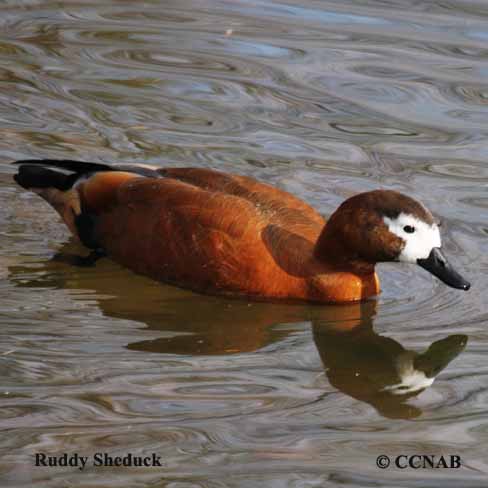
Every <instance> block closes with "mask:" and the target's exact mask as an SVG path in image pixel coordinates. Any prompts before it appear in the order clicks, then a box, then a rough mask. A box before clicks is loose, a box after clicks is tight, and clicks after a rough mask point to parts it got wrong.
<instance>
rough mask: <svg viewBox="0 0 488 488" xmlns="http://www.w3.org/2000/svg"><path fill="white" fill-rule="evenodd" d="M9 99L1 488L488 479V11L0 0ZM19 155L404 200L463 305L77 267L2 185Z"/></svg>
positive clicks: (2, 100) (74, 249)
mask: <svg viewBox="0 0 488 488" xmlns="http://www.w3.org/2000/svg"><path fill="white" fill-rule="evenodd" d="M0 86H1V90H0V148H1V152H0V299H1V302H0V334H1V341H0V367H1V385H0V405H1V409H0V425H1V427H2V434H1V436H0V449H1V452H2V453H3V457H2V459H1V461H0V477H1V478H2V481H1V485H2V486H18V487H21V486H22V487H30V486H32V485H33V483H36V486H37V485H39V486H43V487H71V486H77V487H78V486H79V487H115V486H116V487H123V486H127V487H143V486H151V487H158V488H159V487H168V488H190V487H192V488H193V487H212V488H213V487H215V488H217V487H219V488H220V487H243V488H244V487H249V488H251V487H252V488H254V487H268V486H269V487H276V488H284V487H307V488H308V487H329V486H331V487H333V486H347V487H370V486H371V487H372V486H381V487H387V488H391V487H393V486H395V487H419V488H426V487H443V488H444V487H448V488H449V487H452V488H458V487H460V486H463V487H477V488H478V487H484V486H487V485H488V461H487V457H486V452H487V447H488V446H487V445H488V409H487V400H488V389H487V381H488V354H487V352H488V332H487V326H488V307H487V305H486V290H487V288H488V278H487V271H488V258H487V256H488V239H487V237H488V222H487V209H488V197H487V190H488V165H487V161H488V142H487V133H488V5H487V4H486V3H485V2H482V1H478V2H477V1H473V2H468V1H463V0H452V1H449V2H441V1H439V2H416V1H411V2H407V1H400V0H396V1H389V2H384V1H381V0H377V1H374V0H368V1H352V0H345V1H341V2H333V1H327V0H322V1H309V0H300V1H299V0H289V1H283V2H280V1H271V0H262V1H251V0H249V1H241V2H239V1H237V0H236V1H217V0H201V1H197V0H195V1H172V0H170V1H168V0H166V1H156V0H152V1H146V2H128V1H121V0H120V1H102V2H100V1H96V2H95V1H90V0H88V1H84V0H80V1H73V2H66V3H65V4H64V5H63V3H60V2H50V1H38V0H28V1H15V2H14V1H5V2H2V3H1V5H0ZM29 157H36V158H38V157H50V158H71V159H84V160H91V161H104V162H112V161H118V162H134V161H140V162H146V163H153V164H157V165H161V166H169V165H173V166H177V165H189V164H191V165H195V166H209V167H214V168H219V169H224V170H227V171H234V172H238V173H242V174H248V175H253V176H255V177H257V178H260V179H262V180H264V181H267V182H271V183H273V184H275V185H277V186H279V187H281V188H284V189H286V190H289V191H291V192H293V193H295V194H297V195H299V196H300V197H302V198H303V199H305V200H306V201H308V202H310V203H311V204H313V205H315V206H316V207H317V208H318V209H320V211H321V212H323V213H324V214H330V213H331V212H332V211H333V210H334V209H335V208H336V206H337V205H338V204H339V203H340V202H341V201H342V200H343V199H344V198H346V197H348V196H350V195H352V194H354V193H355V192H358V191H364V190H369V189H373V188H378V187H384V188H394V189H397V190H400V191H403V192H406V193H408V194H411V195H414V196H416V197H418V198H420V199H421V200H422V201H424V202H425V203H426V204H427V205H428V206H429V207H430V208H431V209H432V210H433V211H434V213H436V214H437V215H438V216H439V217H440V218H441V219H442V221H443V227H442V232H443V234H444V242H445V244H444V245H445V247H446V252H447V253H448V254H449V255H450V257H451V259H452V261H453V262H454V263H455V264H456V265H457V267H458V268H459V270H460V271H462V273H463V274H464V275H466V277H467V278H468V279H469V280H470V281H471V282H472V285H473V286H472V290H470V291H469V292H468V293H463V292H459V291H456V290H452V289H449V288H447V287H446V286H444V285H443V284H442V283H440V282H439V281H436V280H434V279H433V278H432V277H431V276H430V275H428V274H427V273H426V272H425V271H423V270H422V269H420V268H415V267H408V266H399V265H380V266H379V273H380V275H381V279H382V285H383V289H384V292H383V294H382V295H381V297H380V298H379V299H378V300H376V301H371V302H368V303H366V304H364V305H363V306H357V305H356V306H344V307H311V306H298V305H284V304H281V305H277V304H274V305H273V304H263V303H261V304H251V303H246V302H241V301H228V300H223V299H219V298H213V297H203V296H199V295H196V294H192V293H189V292H185V291H182V290H179V289H176V288H172V287H169V286H165V285H161V284H158V283H155V282H152V281H151V280H149V279H145V278H142V277H139V276H135V275H133V274H131V273H130V272H128V271H126V270H124V269H122V268H120V267H119V266H117V265H116V264H114V263H113V262H111V261H109V260H108V259H104V260H101V261H100V262H99V263H98V264H97V265H96V267H94V268H76V267H73V266H72V265H71V264H70V263H69V261H70V259H69V256H72V255H77V254H80V253H83V252H84V251H83V249H82V248H81V247H80V246H79V245H78V244H76V243H75V242H73V241H72V240H70V239H69V236H68V233H67V231H66V230H65V229H64V228H63V227H62V226H61V225H59V222H58V219H57V217H56V216H55V214H54V213H53V211H52V210H51V209H50V208H49V207H48V206H47V205H46V204H44V203H43V202H42V201H40V199H38V197H36V196H35V195H32V194H27V193H24V192H22V191H20V190H19V189H18V188H16V187H15V186H14V185H13V184H12V180H11V174H12V173H13V170H12V168H11V167H9V166H8V164H7V163H8V162H9V161H11V160H14V159H21V158H29ZM354 325H360V327H358V328H356V329H355V330H351V331H350V332H347V333H344V332H343V333H341V332H339V329H341V328H344V327H345V326H348V327H349V328H351V329H352V328H353V326H354ZM436 376H437V379H436V380H435V382H434V383H433V384H432V385H430V384H431V383H432V378H434V377H436ZM39 452H42V453H46V454H50V455H58V456H59V455H61V454H63V453H68V454H74V453H77V454H78V455H85V456H90V458H92V457H93V455H94V454H95V453H96V452H106V453H109V454H111V455H121V456H123V455H126V454H127V453H132V454H133V455H147V454H149V455H150V454H151V453H153V452H154V453H156V454H158V455H160V456H161V459H162V461H163V463H164V467H162V468H157V467H155V468H136V467H133V468H128V467H125V468H124V467H119V468H116V467H113V468H110V467H108V468H96V467H93V466H91V465H90V466H87V467H86V468H85V469H84V470H83V471H80V470H79V469H77V468H76V467H53V468H40V467H35V466H34V455H35V453H39ZM380 454H387V455H390V456H392V457H394V456H397V455H400V454H434V455H436V456H441V455H445V456H448V455H451V454H453V455H459V456H461V458H462V464H463V465H462V467H461V468H460V469H457V470H454V469H419V470H414V469H398V468H393V467H392V468H390V469H384V470H381V469H379V468H377V467H376V458H377V456H378V455H380ZM89 462H91V461H89Z"/></svg>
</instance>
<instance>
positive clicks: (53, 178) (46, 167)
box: [12, 159, 114, 191]
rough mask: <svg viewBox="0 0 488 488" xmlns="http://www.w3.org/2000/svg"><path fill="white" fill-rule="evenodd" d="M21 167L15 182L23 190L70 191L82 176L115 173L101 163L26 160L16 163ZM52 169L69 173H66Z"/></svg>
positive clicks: (110, 167) (111, 168)
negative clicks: (105, 172)
mask: <svg viewBox="0 0 488 488" xmlns="http://www.w3.org/2000/svg"><path fill="white" fill-rule="evenodd" d="M12 164H15V165H20V167H19V171H18V173H17V174H16V175H14V180H15V181H16V182H17V183H18V184H19V185H20V186H21V187H23V188H26V189H29V188H57V189H58V190H62V191H66V190H69V189H70V188H71V187H72V186H73V184H74V183H75V181H76V180H77V179H78V178H79V177H80V176H82V175H85V174H88V173H95V172H97V171H113V170H114V168H113V167H112V166H108V165H106V164H99V163H82V162H79V161H69V160H59V161H57V160H52V159H25V160H22V161H15V162H14V163H12ZM50 167H54V168H59V169H61V170H66V171H69V173H65V172H63V171H58V170H55V169H50Z"/></svg>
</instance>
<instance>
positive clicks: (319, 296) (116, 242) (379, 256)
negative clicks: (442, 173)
mask: <svg viewBox="0 0 488 488" xmlns="http://www.w3.org/2000/svg"><path fill="white" fill-rule="evenodd" d="M15 164H18V165H19V168H18V173H17V174H16V175H15V176H14V178H15V181H16V182H17V183H18V184H19V185H20V186H22V187H23V188H26V189H29V190H31V191H33V192H35V193H37V194H39V195H40V196H41V197H43V198H44V199H45V200H47V201H48V202H49V203H50V204H51V205H52V206H53V207H54V208H55V209H56V210H57V212H58V213H59V214H60V215H61V217H62V219H63V220H64V222H65V223H66V225H67V226H68V228H69V230H70V231H71V232H72V233H73V234H74V235H75V236H76V237H78V239H80V241H81V242H82V243H83V244H84V245H85V246H87V247H88V248H90V249H92V250H94V252H96V253H98V254H101V253H104V254H107V255H108V256H109V257H111V258H112V259H114V260H115V261H117V262H118V263H120V264H122V265H124V266H126V267H128V268H130V269H132V270H133V271H135V272H137V273H141V274H144V275H147V276H150V277H152V278H154V279H157V280H160V281H164V282H166V283H170V284H174V285H177V286H180V287H183V288H189V289H192V290H195V291H198V292H202V293H209V294H225V295H233V296H243V297H247V298H251V299H252V298H255V299H289V300H290V299H291V300H293V299H298V300H306V301H311V302H322V303H334V302H335V303H337V302H351V301H358V300H362V299H365V298H368V297H371V296H373V295H376V294H378V293H379V291H380V285H379V280H378V276H377V275H376V273H375V265H376V263H380V262H385V261H400V262H407V263H416V264H419V265H420V266H422V267H423V268H424V269H426V270H428V271H429V272H431V273H432V274H433V275H435V276H437V277H438V278H439V279H440V280H442V281H443V282H444V283H446V284H447V285H449V286H451V287H454V288H459V289H463V290H468V289H469V287H470V285H469V283H468V282H467V281H466V280H464V279H463V278H462V277H461V276H460V275H459V274H458V273H457V272H456V271H455V270H454V269H453V268H452V267H451V265H450V264H449V263H448V261H447V260H446V258H445V257H444V255H443V254H442V252H441V249H440V248H441V238H440V233H439V227H438V225H437V223H436V221H435V219H434V217H433V216H432V214H431V213H430V212H429V211H428V210H427V209H426V208H425V207H424V206H423V205H422V204H421V203H419V202H418V201H416V200H414V199H413V198H410V197H408V196H406V195H403V194H401V193H398V192H396V191H391V190H375V191H370V192H365V193H360V194H358V195H355V196H353V197H351V198H349V199H347V200H346V201H345V202H344V203H342V205H340V206H339V208H338V209H337V210H336V211H335V212H334V213H333V214H332V216H331V217H330V219H329V220H328V222H327V223H326V221H325V220H324V219H323V218H322V216H321V215H320V214H319V213H318V212H317V211H316V210H314V209H313V208H312V207H310V206H309V205H308V204H306V203H305V202H303V201H302V200H300V199H298V198H296V197H294V196H293V195H291V194H289V193H287V192H285V191H283V190H280V189H278V188H275V187H272V186H270V185H267V184H265V183H261V182H258V181H256V180H254V179H252V178H249V177H245V176H237V175H231V174H225V173H221V172H218V171H214V170H210V169H204V168H153V167H147V166H128V165H118V166H109V165H105V164H98V163H83V162H77V161H66V160H63V161H55V160H27V161H17V162H16V163H15Z"/></svg>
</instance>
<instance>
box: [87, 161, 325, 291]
mask: <svg viewBox="0 0 488 488" xmlns="http://www.w3.org/2000/svg"><path fill="white" fill-rule="evenodd" d="M158 172H159V173H160V174H161V175H162V176H163V177H162V178H157V179H154V178H140V177H136V178H131V179H128V180H127V181H125V182H124V183H122V184H121V185H119V187H118V188H117V191H116V194H115V196H114V200H113V201H112V202H111V203H110V205H107V206H106V208H103V209H99V213H98V217H97V219H96V236H97V239H99V241H100V244H101V246H102V247H103V248H104V249H105V250H106V251H107V252H108V253H109V255H111V256H112V257H113V258H114V259H115V260H117V261H119V262H120V263H121V264H124V265H125V266H127V267H129V268H132V269H133V270H135V271H138V272H140V273H143V274H146V275H149V276H152V277H153V278H156V279H159V280H163V281H166V282H170V283H175V284H178V285H180V286H183V287H188V288H191V289H194V290H198V291H203V292H220V293H228V294H244V295H255V296H263V297H295V298H300V296H299V295H303V294H304V293H305V291H304V287H305V278H306V277H307V274H308V272H309V271H308V270H309V268H310V260H311V259H312V258H313V247H314V245H315V242H316V241H317V238H318V236H319V234H320V232H321V230H322V228H323V226H324V223H325V222H324V220H323V218H322V217H321V216H320V215H319V214H318V213H317V212H316V211H315V210H314V209H313V208H311V207H310V206H309V205H307V204H306V203H304V202H303V201H301V200H300V199H298V198H296V197H294V196H292V195H290V194H289V193H287V192H285V191H283V190H279V189H277V188H274V187H272V186H269V185H266V184H263V183H260V182H258V181H256V180H253V179H252V178H247V177H243V176H235V175H229V174H223V173H220V172H217V171H212V170H207V169H197V168H171V169H163V170H159V171H158ZM106 177H107V178H108V176H106ZM99 178H100V179H102V178H104V176H103V173H102V174H100V176H99ZM112 178H113V175H112ZM102 183H103V182H102ZM99 184H100V182H99ZM88 198H90V197H88Z"/></svg>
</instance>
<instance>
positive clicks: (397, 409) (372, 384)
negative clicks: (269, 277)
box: [9, 243, 467, 418]
mask: <svg viewBox="0 0 488 488" xmlns="http://www.w3.org/2000/svg"><path fill="white" fill-rule="evenodd" d="M78 253H79V248H77V245H76V244H74V243H70V244H67V245H66V246H65V247H64V248H63V250H62V251H61V253H60V254H58V255H57V256H55V257H54V258H53V259H51V260H49V261H47V262H43V263H35V264H33V265H31V266H29V265H17V266H11V267H10V268H9V275H10V279H11V281H12V282H14V283H15V284H16V286H20V287H60V288H63V289H65V290H68V291H74V292H75V293H74V294H73V297H74V298H75V299H76V296H77V295H79V293H80V290H91V291H92V293H93V292H95V294H94V295H92V294H90V298H91V299H93V297H95V298H96V301H97V304H98V307H99V308H100V310H101V311H102V312H103V314H104V315H105V316H106V317H113V318H120V319H127V320H132V321H136V322H139V323H143V324H145V326H147V327H148V328H149V329H151V330H153V331H158V337H157V338H156V339H151V340H144V341H137V342H133V343H130V344H128V345H127V348H128V349H130V350H137V351H144V352H150V353H165V354H188V355H215V354H235V353H250V352H253V351H256V350H258V349H262V348H264V347H265V346H268V345H270V344H273V343H277V342H279V341H281V340H283V339H285V338H286V337H287V336H288V335H290V334H292V333H294V332H296V327H295V328H293V327H286V328H284V327H276V326H277V325H282V324H299V323H308V322H310V323H311V324H312V331H313V339H314V341H315V345H316V346H317V349H318V352H319V355H320V358H321V360H322V363H323V365H324V368H325V372H326V375H327V378H328V380H329V381H330V383H331V385H333V386H334V387H335V388H337V389H338V390H340V391H341V392H343V393H345V394H346V395H349V396H351V397H353V398H355V399H357V400H360V401H363V402H367V403H369V404H370V405H372V406H373V407H374V408H376V409H377V411H378V412H379V413H380V414H382V415H384V416H385V417H389V418H413V417H416V416H418V415H420V414H421V410H420V409H419V408H417V407H415V406H412V405H410V404H409V403H407V400H408V399H410V398H412V397H414V396H416V395H418V394H420V393H421V392H422V391H423V390H425V389H426V388H428V387H429V386H430V385H431V384H432V383H433V381H434V378H435V377H436V375H438V374H439V373H440V372H441V371H442V370H443V369H444V368H445V367H446V366H447V365H448V364H449V363H450V362H451V361H452V360H453V359H454V358H455V357H456V356H457V355H459V354H460V353H461V352H462V350H463V349H464V347H465V345H466V342H467V337H466V336H464V335H451V336H448V337H446V338H444V339H441V340H438V341H436V342H433V343H432V344H431V345H430V347H429V348H428V349H427V350H425V351H424V352H415V351H411V350H408V349H405V348H404V347H403V346H402V345H401V344H400V343H399V342H397V341H396V340H394V339H391V338H389V337H385V336H382V335H379V334H378V333H376V332H375V330H374V327H373V322H374V317H375V314H376V301H374V300H371V301H366V302H363V303H357V304H352V305H332V306H313V305H300V304H275V303H252V304H251V303H247V302H245V301H242V300H231V299H229V300H226V299H223V298H219V297H207V296H203V295H197V294H193V293H191V292H188V291H184V290H180V289H178V288H175V287H170V286H165V285H162V284H160V283H156V282H154V281H152V280H150V279H147V278H144V277H140V276H136V275H134V274H133V273H131V272H129V271H127V270H125V269H122V268H120V267H118V266H117V265H115V264H114V263H112V262H111V261H110V260H108V259H102V260H100V261H99V262H97V264H96V266H95V267H79V266H78V267H76V266H72V263H71V261H72V260H73V259H72V258H71V257H70V256H74V255H76V254H78ZM66 261H69V262H70V264H67V263H66ZM67 266H69V268H67Z"/></svg>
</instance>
